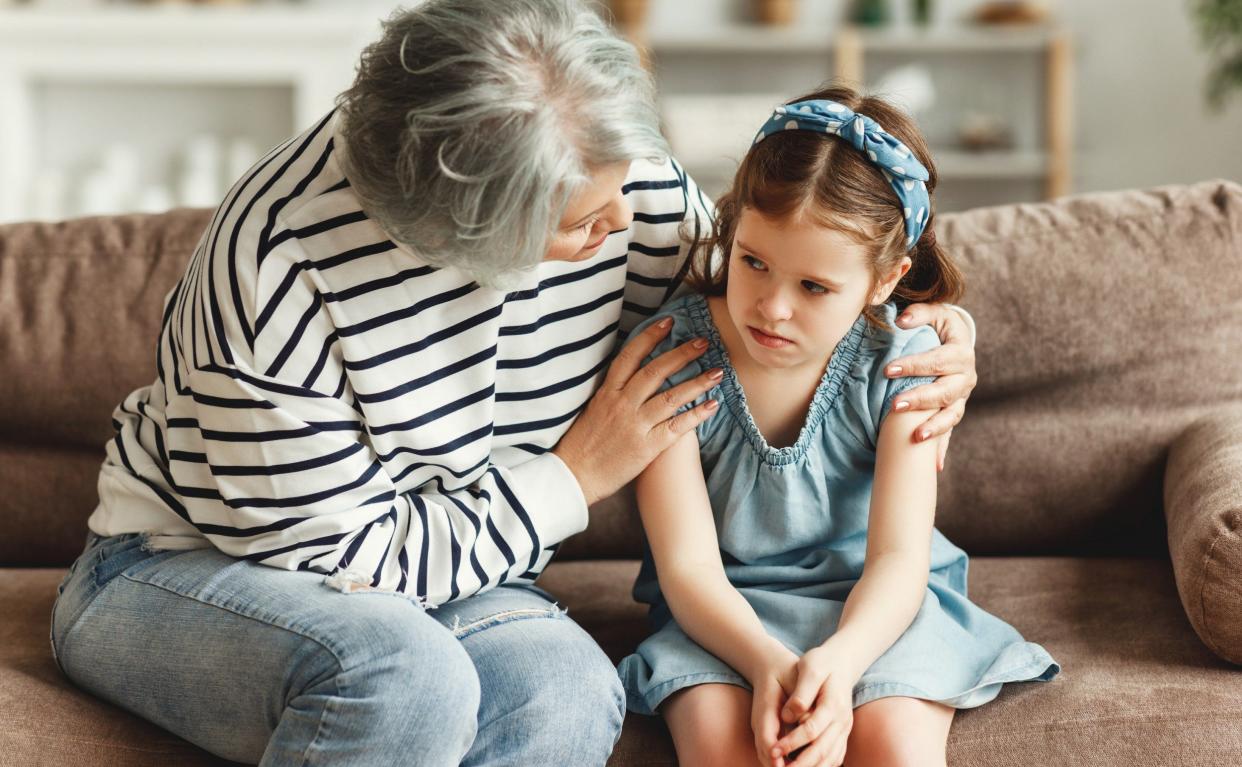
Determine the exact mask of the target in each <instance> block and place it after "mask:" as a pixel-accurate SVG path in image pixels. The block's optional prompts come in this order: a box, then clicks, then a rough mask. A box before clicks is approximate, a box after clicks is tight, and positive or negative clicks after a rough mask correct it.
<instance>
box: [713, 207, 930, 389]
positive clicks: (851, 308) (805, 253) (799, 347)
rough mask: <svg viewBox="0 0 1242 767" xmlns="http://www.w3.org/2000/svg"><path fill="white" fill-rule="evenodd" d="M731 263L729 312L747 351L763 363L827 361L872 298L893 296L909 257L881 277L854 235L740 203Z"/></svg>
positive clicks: (817, 363) (819, 363) (817, 364)
mask: <svg viewBox="0 0 1242 767" xmlns="http://www.w3.org/2000/svg"><path fill="white" fill-rule="evenodd" d="M728 268H729V282H728V288H727V290H726V299H725V300H726V304H727V306H728V308H729V318H730V320H731V321H732V323H733V326H734V327H735V328H736V330H737V333H738V335H740V336H741V338H742V341H743V343H744V344H745V348H746V351H747V353H748V354H749V355H750V357H751V358H752V359H753V360H754V361H755V362H757V363H758V364H759V365H761V366H764V367H773V368H797V367H800V366H804V365H811V366H814V367H822V366H823V365H824V364H825V363H826V362H827V360H828V358H829V357H830V356H831V355H832V351H833V349H835V348H836V345H837V342H839V341H840V340H841V339H842V338H843V337H844V336H845V334H846V332H848V331H849V329H850V327H851V326H852V325H853V324H854V321H855V320H857V319H858V315H859V314H861V313H862V311H863V309H864V308H865V307H866V306H867V304H869V303H870V304H879V303H883V302H884V301H886V300H887V299H888V296H889V294H891V293H892V291H893V288H894V287H895V286H896V284H897V281H898V280H899V279H900V278H901V276H902V275H904V274H905V273H906V271H907V270H908V269H909V268H910V259H909V258H905V259H903V261H902V263H901V264H900V265H899V266H898V268H897V270H895V271H894V273H893V275H890V277H891V279H888V280H886V281H884V282H883V283H881V284H879V285H876V284H873V277H872V271H871V266H870V264H869V262H868V258H867V249H866V248H865V247H864V246H863V245H861V244H859V243H858V242H857V241H856V240H855V239H854V238H853V237H852V236H851V235H849V234H846V233H844V232H841V231H838V230H836V229H829V228H827V227H824V226H821V225H820V224H817V223H815V222H813V221H811V220H809V219H808V218H807V217H806V216H799V215H795V216H791V217H789V218H787V219H783V220H778V219H772V218H767V217H765V216H764V215H762V214H761V213H759V212H757V211H755V210H753V209H751V208H743V209H742V211H741V215H740V216H739V218H738V222H737V228H736V230H735V232H734V237H733V249H732V251H731V252H730V254H729V267H728Z"/></svg>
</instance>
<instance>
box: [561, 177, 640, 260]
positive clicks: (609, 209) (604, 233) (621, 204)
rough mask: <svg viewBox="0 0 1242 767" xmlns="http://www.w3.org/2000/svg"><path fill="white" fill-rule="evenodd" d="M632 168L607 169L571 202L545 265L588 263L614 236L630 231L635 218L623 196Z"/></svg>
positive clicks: (571, 199) (592, 179)
mask: <svg viewBox="0 0 1242 767" xmlns="http://www.w3.org/2000/svg"><path fill="white" fill-rule="evenodd" d="M629 172H630V164H629V163H628V162H621V163H617V164H615V165H603V166H600V167H598V168H596V169H595V170H594V171H593V172H592V173H591V180H590V182H589V183H588V184H587V185H586V186H585V187H583V188H582V189H581V190H579V192H578V193H577V194H575V195H574V196H573V197H572V198H570V200H569V205H568V206H567V207H566V208H565V215H564V217H563V218H561V222H560V224H559V225H558V226H557V229H556V232H555V233H554V236H553V237H552V245H551V246H550V247H549V248H548V252H547V254H546V255H544V257H543V260H544V261H585V260H586V259H588V258H590V257H591V256H594V255H595V254H596V253H598V252H599V249H600V247H602V246H603V244H604V240H605V239H607V237H608V234H609V233H610V232H617V231H621V230H623V229H626V228H628V227H629V225H630V221H631V220H633V218H634V213H633V211H631V210H630V205H629V203H628V202H626V200H625V197H624V196H623V195H622V194H621V186H622V184H624V183H625V177H626V176H627V175H629Z"/></svg>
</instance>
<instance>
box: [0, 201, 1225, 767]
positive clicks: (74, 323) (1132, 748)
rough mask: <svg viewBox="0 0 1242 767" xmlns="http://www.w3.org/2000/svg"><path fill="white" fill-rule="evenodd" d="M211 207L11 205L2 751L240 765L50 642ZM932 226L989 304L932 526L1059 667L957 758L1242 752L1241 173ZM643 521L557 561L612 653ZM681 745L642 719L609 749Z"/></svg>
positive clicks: (622, 640)
mask: <svg viewBox="0 0 1242 767" xmlns="http://www.w3.org/2000/svg"><path fill="white" fill-rule="evenodd" d="M207 215H208V212H207V211H199V210H181V211H174V212H172V213H169V214H166V215H161V216H126V217H117V218H102V219H85V220H78V221H71V222H67V223H63V224H56V225H37V224H18V225H11V226H7V227H0V371H3V372H2V374H0V401H2V402H3V408H2V409H0V488H2V493H3V495H2V496H0V565H3V569H0V765H23V767H25V766H27V765H62V764H90V765H167V764H177V765H193V764H213V763H221V762H220V761H219V760H217V759H214V758H213V757H211V756H210V755H208V754H207V753H206V752H204V751H202V750H200V749H198V748H196V747H195V746H193V745H191V744H189V743H187V742H185V741H183V740H181V739H179V738H177V737H176V736H174V735H172V734H170V733H167V732H164V731H162V730H160V729H158V728H156V727H154V726H152V725H149V724H147V723H146V722H144V721H142V720H140V719H138V718H136V717H134V716H132V715H130V714H128V713H127V712H125V711H124V710H122V709H121V708H118V707H116V706H113V705H111V704H108V703H105V702H103V701H100V700H97V699H95V698H93V697H91V696H89V695H87V694H85V693H83V692H80V691H79V690H77V689H76V688H74V687H73V685H71V684H70V683H69V682H68V681H67V680H66V679H65V678H63V677H62V676H61V674H60V673H59V671H58V670H57V667H56V666H55V664H54V663H53V660H52V656H51V653H50V649H49V639H48V622H49V614H50V610H51V606H52V602H53V598H54V597H55V595H56V585H57V583H58V582H59V581H60V579H61V577H62V575H63V573H64V569H63V568H64V567H65V566H66V565H67V564H68V563H69V562H70V561H71V560H72V559H73V558H74V557H75V556H76V554H77V553H78V552H79V551H80V550H81V547H82V543H83V538H84V536H85V532H86V529H85V524H84V523H85V519H86V517H87V515H88V514H89V513H90V511H91V510H92V508H93V507H94V505H95V502H96V498H95V479H96V472H97V469H98V466H99V463H100V461H101V460H102V455H103V452H102V447H101V445H102V444H103V443H104V441H105V440H107V439H108V438H109V437H110V434H111V432H110V426H109V414H110V413H111V411H112V409H113V407H114V406H115V405H116V404H117V403H118V402H119V401H120V400H121V399H122V398H123V397H124V396H125V395H126V394H127V393H128V392H129V391H130V390H131V389H133V388H135V387H137V386H140V385H143V384H146V383H149V382H150V381H152V380H153V379H154V375H155V371H154V354H153V352H154V349H155V339H156V331H157V326H158V321H159V317H160V309H161V304H162V300H163V297H164V295H165V293H166V292H167V291H168V289H169V288H170V287H171V286H172V285H173V284H174V282H175V281H176V280H177V278H178V277H179V275H180V273H181V270H182V268H183V265H184V263H185V262H186V260H187V258H188V256H189V254H190V252H191V249H192V248H193V246H194V244H195V242H196V240H197V238H198V236H199V234H200V232H201V230H202V229H203V228H204V226H205V224H206V221H207ZM938 226H939V229H938V231H939V232H940V233H941V234H942V236H941V240H942V241H943V242H945V243H947V244H948V245H949V247H950V248H951V250H952V252H954V253H955V254H956V255H957V256H958V257H959V259H960V260H961V262H962V264H963V266H964V268H965V271H966V274H967V277H968V280H969V287H970V290H969V294H968V297H967V299H966V301H965V302H964V304H965V305H966V306H967V308H969V309H970V311H971V312H972V313H973V314H974V316H975V318H976V319H977V321H978V324H979V328H980V332H979V341H978V361H979V371H980V383H979V387H978V389H977V390H976V391H975V394H974V396H973V398H972V399H971V401H970V406H969V410H968V414H967V418H966V421H965V422H964V423H963V424H962V425H961V426H960V427H959V428H958V429H957V431H956V433H955V436H954V439H953V448H952V451H951V453H950V457H949V462H948V467H947V470H946V472H945V474H944V475H942V487H941V492H940V503H939V509H940V515H939V521H938V524H939V526H940V528H941V530H942V531H943V532H944V533H945V534H946V535H947V536H948V537H949V538H950V539H951V540H953V541H955V542H956V543H958V544H959V545H961V546H962V547H963V548H965V549H966V550H967V551H968V552H970V553H971V554H972V568H971V575H970V594H971V596H972V597H973V598H974V599H975V601H977V602H978V603H979V604H980V605H981V606H982V607H984V608H985V609H988V610H990V611H992V612H994V613H995V614H997V615H999V616H1001V617H1003V618H1005V619H1006V620H1008V621H1009V622H1011V623H1012V624H1013V625H1015V626H1016V627H1017V628H1018V629H1019V630H1020V631H1021V632H1022V633H1023V634H1024V635H1025V636H1026V637H1027V638H1029V639H1030V640H1031V641H1034V642H1039V643H1041V644H1043V645H1044V646H1045V647H1047V648H1048V650H1049V651H1050V652H1051V653H1052V654H1053V656H1054V657H1055V658H1056V659H1057V660H1058V661H1059V662H1060V663H1061V664H1062V666H1063V671H1062V673H1061V675H1060V676H1059V677H1058V678H1057V679H1056V680H1054V681H1053V682H1051V683H1049V684H1027V685H1011V686H1008V687H1006V688H1005V690H1004V691H1003V692H1002V693H1001V695H1000V697H999V698H998V699H997V700H996V701H994V702H993V703H990V704H988V705H985V706H983V707H981V708H978V709H973V710H969V711H964V712H960V713H959V714H958V716H957V718H956V720H955V722H954V725H953V728H952V731H951V734H950V737H949V763H950V764H951V765H955V766H956V767H963V766H965V765H990V764H1005V765H1032V766H1033V765H1040V767H1045V766H1046V765H1080V764H1081V765H1118V766H1120V765H1125V766H1126V767H1129V766H1131V765H1146V764H1150V765H1234V764H1242V719H1240V715H1242V671H1240V670H1239V668H1238V667H1237V666H1235V665H1232V664H1237V663H1242V187H1239V186H1237V185H1235V184H1231V183H1226V182H1208V183H1202V184H1198V185H1195V186H1178V187H1166V188H1160V189H1153V190H1147V191H1129V192H1120V193H1110V194H1101V195H1092V196H1084V197H1078V198H1070V199H1066V200H1063V201H1060V202H1056V203H1052V204H1039V205H1012V206H1004V207H996V208H988V209H979V210H974V211H970V212H967V213H963V214H957V215H944V216H941V217H940V219H939V225H938ZM1166 521H1167V528H1166ZM640 536H641V531H640V526H639V524H638V521H637V517H636V515H635V513H634V511H633V509H632V507H631V503H630V502H629V500H628V499H627V498H626V497H625V496H624V495H621V496H618V497H617V498H614V499H611V500H609V501H605V502H604V503H602V504H600V507H599V508H597V509H596V510H595V512H594V515H593V522H592V526H591V528H590V529H589V530H588V532H586V533H584V534H582V535H580V536H578V537H577V538H575V539H573V540H572V541H570V542H569V543H568V544H567V545H566V547H565V549H564V551H563V553H562V555H561V556H560V557H559V559H558V561H557V562H556V563H554V564H553V565H552V566H551V567H550V568H549V569H548V571H547V573H546V574H545V575H544V577H543V579H542V580H541V584H542V585H543V586H544V587H545V588H547V589H549V590H551V591H552V592H554V593H556V594H558V595H559V596H560V597H561V598H562V599H563V603H564V604H565V605H567V606H568V607H569V610H570V613H571V615H573V616H574V617H575V618H577V620H578V621H579V622H581V623H582V624H583V625H584V626H586V627H587V628H588V629H589V630H590V631H592V632H593V633H594V635H595V636H596V637H597V638H598V639H599V641H600V643H601V644H602V645H603V646H604V648H605V649H606V650H607V651H608V652H609V653H610V654H611V655H612V656H613V657H614V658H619V657H620V656H621V655H623V654H625V653H626V652H627V651H628V649H629V648H631V647H633V646H634V645H635V644H636V643H637V642H638V641H639V639H640V638H641V637H642V636H643V633H644V630H645V626H644V609H643V608H642V607H641V606H639V605H636V604H634V603H633V602H632V601H631V600H630V598H629V588H630V584H631V581H632V579H633V577H634V575H635V572H636V569H637V565H636V562H635V561H634V557H635V556H636V553H637V551H638V549H639V545H640ZM566 704H567V705H572V704H571V702H569V701H567V702H566ZM674 763H675V759H674V757H673V753H672V748H671V745H670V743H669V741H668V738H667V734H666V733H665V731H664V730H663V727H662V725H660V724H659V722H658V721H656V720H652V719H647V718H644V717H639V716H631V717H630V718H629V720H628V721H627V724H626V727H625V731H624V734H623V736H622V738H621V741H620V743H619V744H618V746H617V750H616V753H615V755H614V758H613V761H612V764H614V765H672V764H674Z"/></svg>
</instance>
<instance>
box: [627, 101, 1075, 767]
mask: <svg viewBox="0 0 1242 767" xmlns="http://www.w3.org/2000/svg"><path fill="white" fill-rule="evenodd" d="M935 183H936V175H935V170H934V167H933V165H932V163H931V159H930V157H929V156H928V152H927V148H926V145H925V143H924V141H923V139H922V137H921V136H920V135H919V134H918V131H917V130H916V129H915V127H914V126H913V125H912V124H911V122H910V121H909V120H908V119H907V118H906V117H905V116H904V115H902V114H901V113H900V112H899V111H898V110H896V109H894V108H892V107H891V106H889V105H887V104H886V103H884V102H883V101H880V100H878V99H874V98H862V97H860V96H858V95H857V94H855V93H853V92H852V91H849V90H846V89H839V88H834V89H829V90H825V91H822V92H819V93H816V94H812V95H811V96H808V97H806V98H803V99H799V100H797V101H795V102H791V103H789V104H787V105H786V106H784V107H781V108H778V109H777V110H776V113H775V114H774V115H772V117H771V118H770V119H769V120H768V121H767V122H766V123H765V124H764V127H763V128H762V129H761V130H760V132H759V135H758V136H757V137H756V139H755V144H754V146H752V147H751V149H750V151H749V153H748V154H747V155H746V157H745V159H743V161H742V164H741V166H740V167H739V169H738V171H737V176H736V178H735V180H734V185H733V189H732V190H731V191H730V192H728V193H727V194H725V195H724V196H723V197H722V198H721V200H720V202H719V203H718V209H717V218H716V228H715V231H714V233H713V236H712V237H711V238H710V239H707V240H705V241H703V242H700V243H697V247H696V249H695V255H694V258H695V266H694V268H693V269H692V271H691V277H690V284H691V286H692V287H693V288H695V290H696V291H697V293H694V294H690V295H687V296H686V297H684V298H681V299H678V300H676V301H674V302H672V303H671V304H669V305H667V306H666V307H665V308H664V309H663V310H662V311H661V313H660V314H659V315H657V316H655V317H653V318H651V319H650V320H649V321H648V323H647V324H650V322H661V321H664V322H668V321H671V322H672V330H671V331H670V333H669V335H668V336H667V338H666V339H665V340H664V341H663V342H662V344H661V346H660V348H657V349H656V351H655V353H654V354H653V355H652V356H656V355H658V354H659V353H661V352H663V351H664V350H665V349H667V348H672V347H675V346H677V345H679V344H681V343H684V342H686V341H687V340H689V339H692V338H695V337H702V338H706V339H708V342H709V348H708V351H707V352H706V354H704V355H703V356H702V357H701V358H700V359H699V360H698V361H697V363H694V364H692V365H691V366H689V367H688V368H686V369H685V370H683V371H682V372H681V373H680V374H679V375H677V376H675V377H674V378H673V379H671V380H670V381H669V383H668V384H667V385H669V386H673V385H677V384H678V383H680V382H681V381H684V380H688V379H689V378H691V377H693V376H695V375H698V374H699V373H701V372H703V371H705V370H708V369H711V368H718V369H719V371H718V373H717V374H718V375H720V376H721V378H720V383H719V384H718V386H717V387H716V388H714V389H712V390H711V391H709V392H708V393H707V394H706V395H704V397H703V398H702V399H700V400H699V402H696V403H694V404H700V403H701V402H702V401H703V400H706V399H707V398H712V399H715V400H717V401H719V402H720V403H721V404H722V406H721V408H720V412H719V413H717V415H716V416H715V417H714V418H712V419H710V420H708V421H706V422H704V423H703V424H702V425H700V426H699V427H698V429H697V431H696V432H691V433H689V434H687V435H686V436H685V437H684V438H682V439H681V441H680V442H678V443H676V444H675V445H674V446H673V447H671V448H669V449H668V450H667V451H665V452H664V453H663V454H662V455H661V456H660V457H659V458H657V459H656V460H655V461H654V462H653V463H652V464H651V465H650V466H649V467H648V468H647V470H646V471H645V472H644V473H643V474H642V475H641V476H640V477H639V479H638V482H637V492H638V503H639V508H640V512H641V515H642V520H643V525H644V527H645V529H646V533H647V538H648V543H649V547H650V551H649V556H648V557H646V559H645V561H644V564H643V569H642V571H641V572H640V574H639V577H638V581H637V583H636V584H635V586H634V596H635V598H636V599H638V600H639V601H642V602H647V603H649V604H650V605H651V612H650V614H651V619H652V623H653V625H654V628H655V633H654V635H652V636H651V637H649V638H648V639H647V640H646V641H644V642H643V643H642V644H641V645H640V646H639V647H638V649H637V651H636V652H635V653H634V654H633V655H630V656H629V657H627V658H625V659H624V660H623V661H622V663H621V665H620V668H619V671H620V674H621V677H622V679H623V681H624V682H625V686H626V691H627V696H628V704H629V708H630V710H631V711H634V712H637V713H640V714H654V713H655V712H657V711H659V713H660V714H662V715H663V716H664V718H665V719H666V721H667V722H668V725H669V729H670V730H671V732H672V735H673V741H674V744H675V745H676V748H677V754H678V758H679V760H680V763H681V764H682V765H714V766H719V765H748V766H750V767H753V765H754V764H755V763H756V754H757V755H758V762H759V764H762V765H774V766H775V767H780V766H781V765H797V767H806V766H807V765H839V764H841V763H842V760H843V759H848V763H849V764H850V765H881V764H883V765H897V764H918V765H935V764H944V763H945V742H946V739H947V736H948V731H949V725H950V722H951V721H952V718H953V712H954V710H955V709H958V708H970V707H973V706H978V705H981V704H983V703H985V702H987V701H989V700H991V699H993V698H994V697H996V695H997V693H998V692H999V691H1000V688H1001V685H1002V683H1004V682H1016V681H1021V680H1048V679H1051V678H1052V677H1053V676H1055V675H1056V673H1057V672H1058V671H1059V667H1058V665H1057V664H1056V663H1055V662H1054V661H1053V659H1052V658H1051V657H1050V656H1049V654H1048V653H1047V652H1046V651H1045V650H1044V649H1043V648H1042V647H1040V646H1039V645H1036V644H1032V643H1029V642H1026V641H1024V640H1023V638H1022V637H1021V635H1019V634H1018V632H1017V631H1016V630H1015V629H1014V628H1013V627H1011V626H1010V625H1009V624H1007V623H1005V622H1004V621H1002V620H1000V619H998V618H996V617H994V616H992V615H990V614H988V613H986V612H984V611H983V610H981V609H980V608H978V607H977V606H975V605H974V604H972V603H971V602H970V601H969V600H968V599H967V598H966V570H967V558H966V554H965V553H964V552H963V551H962V550H961V549H959V548H957V547H956V546H955V545H953V544H952V543H950V542H949V541H948V540H947V539H946V538H945V537H944V536H943V535H941V534H940V532H939V531H937V530H936V529H935V528H934V527H933V526H932V525H933V517H934V512H935V502H936V443H935V440H928V441H916V440H914V439H913V438H912V436H911V435H912V434H913V433H914V431H915V430H916V428H917V427H918V426H919V425H920V424H921V423H922V422H923V421H924V420H926V418H927V417H928V416H929V413H927V412H918V411H911V410H910V409H909V406H908V403H903V402H902V401H901V396H900V395H901V394H902V393H903V392H905V391H907V390H908V389H910V388H913V387H914V386H916V385H918V384H920V383H924V382H926V381H928V380H930V379H920V378H895V379H888V378H886V377H885V369H886V367H887V366H888V364H889V363H890V362H892V361H893V360H895V359H897V358H898V357H901V356H905V355H909V354H914V353H917V352H921V351H925V350H927V349H929V348H931V347H933V346H935V345H937V344H938V343H939V341H938V339H937V337H936V334H935V333H934V332H933V331H932V329H931V328H929V327H919V328H916V329H913V330H908V331H906V330H900V329H897V328H896V327H895V325H894V319H895V318H896V315H897V308H896V306H895V305H894V300H896V301H898V302H900V303H902V304H903V305H904V304H907V303H911V302H938V301H952V300H954V299H956V298H957V297H958V296H959V295H960V293H961V291H962V280H961V276H960V274H959V272H958V271H957V269H956V268H955V267H954V266H953V264H952V263H951V262H950V261H949V260H948V257H947V256H946V254H945V253H944V251H943V250H942V249H941V248H940V247H939V246H937V244H936V238H935V234H934V233H933V231H932V227H931V220H932V204H931V197H930V195H931V192H932V190H933V189H934V188H935ZM713 253H718V254H719V257H718V258H717V259H715V260H714V259H713V257H712V254H713ZM644 327H645V325H644ZM641 330H642V328H641V327H640V328H638V329H636V330H635V331H634V332H635V333H637V332H640V331H641ZM696 366H697V367H696ZM692 406H693V405H691V406H687V407H692Z"/></svg>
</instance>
